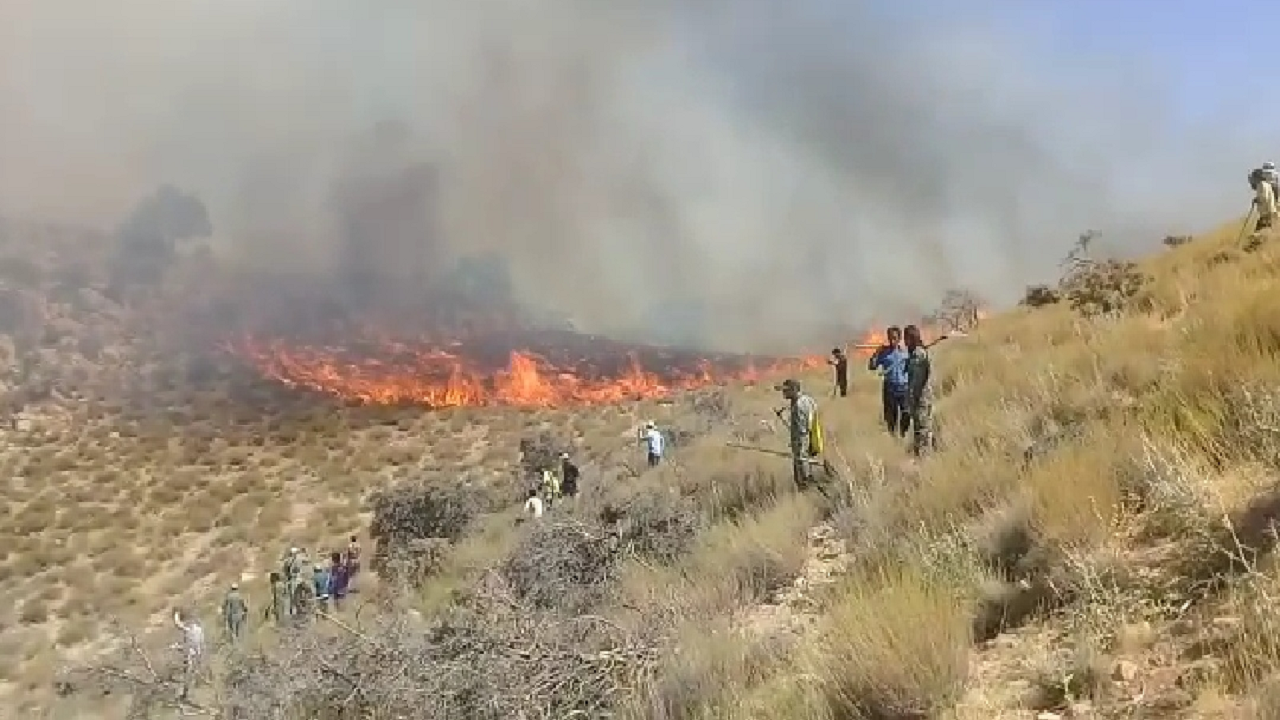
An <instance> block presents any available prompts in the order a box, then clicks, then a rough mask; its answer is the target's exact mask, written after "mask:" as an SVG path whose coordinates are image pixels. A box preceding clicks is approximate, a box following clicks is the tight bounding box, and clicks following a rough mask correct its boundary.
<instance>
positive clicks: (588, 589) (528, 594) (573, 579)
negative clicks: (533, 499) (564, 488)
mask: <svg viewBox="0 0 1280 720" xmlns="http://www.w3.org/2000/svg"><path fill="white" fill-rule="evenodd" d="M619 557H620V553H619V545H618V537H617V535H616V534H614V533H612V532H609V531H607V530H605V529H604V528H603V527H602V526H599V525H595V524H589V523H586V522H582V521H577V520H568V521H558V522H557V521H549V522H545V521H544V522H540V523H535V524H533V526H532V527H531V528H530V530H529V532H528V534H526V535H525V536H524V537H523V538H522V539H521V541H520V542H519V544H517V545H516V547H515V548H514V549H513V550H512V552H511V556H510V557H508V558H507V560H506V562H505V563H503V565H502V570H501V572H502V576H503V577H504V578H505V579H506V580H507V582H509V583H510V586H511V591H512V592H513V593H514V594H515V596H516V597H517V598H519V599H520V601H521V602H524V603H527V604H528V605H530V606H532V607H536V608H539V609H544V610H551V609H556V610H562V611H565V612H570V613H575V612H585V611H587V610H589V609H591V608H593V607H595V606H596V605H597V604H599V603H600V601H601V600H603V599H604V598H605V597H606V596H607V595H608V593H609V591H610V586H611V584H612V582H613V580H614V579H615V578H616V577H617V572H618V561H619Z"/></svg>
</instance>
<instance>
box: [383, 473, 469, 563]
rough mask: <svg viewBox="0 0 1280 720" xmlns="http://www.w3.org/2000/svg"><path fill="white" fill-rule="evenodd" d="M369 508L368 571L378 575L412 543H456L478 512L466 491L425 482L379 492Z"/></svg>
mask: <svg viewBox="0 0 1280 720" xmlns="http://www.w3.org/2000/svg"><path fill="white" fill-rule="evenodd" d="M372 504H373V522H372V523H371V524H370V527H369V535H370V536H371V537H372V538H373V542H374V553H373V562H372V563H371V567H372V568H373V570H374V572H378V573H381V572H383V570H384V569H387V564H388V562H390V561H391V559H392V558H394V557H396V556H397V555H401V554H403V551H405V550H406V549H407V548H408V547H409V545H410V543H412V542H413V541H415V540H426V539H430V538H441V539H444V540H447V541H450V542H453V541H456V540H457V539H458V538H460V537H462V536H463V534H464V533H466V531H467V528H468V527H469V526H470V524H471V521H472V519H473V518H475V516H476V513H477V510H478V501H477V500H476V498H475V496H474V493H472V492H470V491H469V490H468V489H467V488H452V489H451V488H445V487H442V486H439V485H435V484H432V483H429V482H426V481H416V482H411V483H406V484H403V485H398V486H395V487H392V488H390V489H388V490H383V491H380V492H378V493H376V494H375V495H374V496H373V500H372ZM409 554H411V555H412V554H413V553H412V552H410V553H409Z"/></svg>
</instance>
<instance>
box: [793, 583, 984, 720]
mask: <svg viewBox="0 0 1280 720" xmlns="http://www.w3.org/2000/svg"><path fill="white" fill-rule="evenodd" d="M968 615H969V613H968V610H967V603H966V602H965V601H964V596H963V593H962V592H959V591H958V590H957V588H956V587H954V586H951V585H950V584H949V583H947V582H946V581H945V580H943V579H942V578H940V577H933V576H930V575H929V574H927V573H925V572H921V571H920V570H919V569H918V568H912V567H905V566H903V567H898V568H887V569H884V570H883V571H881V572H880V573H877V574H876V575H873V576H867V577H857V578H855V579H851V580H850V581H849V583H848V584H847V585H846V586H845V587H844V588H843V589H842V592H841V596H840V599H839V601H838V603H837V604H836V605H835V606H834V607H832V608H831V611H830V614H829V616H828V617H827V618H826V619H825V622H824V623H823V626H822V628H821V630H820V634H819V636H818V637H819V639H818V644H819V647H820V650H819V651H818V655H817V657H816V659H815V662H814V672H815V674H816V675H817V676H818V678H819V679H820V682H821V686H822V688H823V694H824V696H825V697H826V699H827V703H828V705H829V706H830V708H831V713H832V715H833V716H835V717H847V718H869V719H872V718H874V719H883V720H907V719H908V718H927V717H934V716H936V714H937V713H938V712H939V711H941V710H942V709H943V708H946V707H949V706H950V705H951V704H952V703H953V702H954V701H955V699H956V698H957V696H958V693H959V692H960V691H961V689H962V688H963V685H964V681H965V678H966V675H967V673H968V660H969V648H970V645H971V644H972V638H971V635H970V630H969V627H970V618H969V616H968Z"/></svg>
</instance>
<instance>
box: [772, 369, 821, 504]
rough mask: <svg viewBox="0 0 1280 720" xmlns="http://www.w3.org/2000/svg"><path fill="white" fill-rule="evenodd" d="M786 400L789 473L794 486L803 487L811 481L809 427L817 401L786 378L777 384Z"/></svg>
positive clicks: (801, 488) (816, 407) (795, 382)
mask: <svg viewBox="0 0 1280 720" xmlns="http://www.w3.org/2000/svg"><path fill="white" fill-rule="evenodd" d="M778 390H781V391H782V397H783V399H785V400H786V401H787V404H788V406H789V410H790V412H789V414H788V418H787V426H788V429H789V430H790V436H791V437H790V439H791V473H792V477H793V479H794V480H795V483H796V487H797V488H799V489H800V490H803V489H805V488H806V487H808V486H809V485H810V484H812V483H813V466H814V458H813V456H812V454H811V452H810V441H811V438H810V437H809V432H810V428H811V427H813V418H814V415H816V414H817V412H818V402H817V401H816V400H814V399H813V398H812V397H810V396H809V395H806V394H805V393H804V392H802V391H801V390H800V382H799V381H797V380H795V379H787V380H785V381H783V383H782V384H781V385H779V386H778Z"/></svg>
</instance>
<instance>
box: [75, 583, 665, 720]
mask: <svg viewBox="0 0 1280 720" xmlns="http://www.w3.org/2000/svg"><path fill="white" fill-rule="evenodd" d="M490 579H491V580H493V581H494V582H492V583H491V584H490V585H488V586H486V587H481V588H478V589H477V590H476V591H475V592H474V593H472V594H470V595H469V596H467V597H466V598H464V599H463V600H462V601H460V603H459V604H458V605H457V606H455V607H454V608H452V609H451V610H450V611H449V612H447V613H446V614H445V615H444V616H443V617H441V618H439V619H437V620H434V621H431V622H429V623H428V622H425V621H423V620H422V619H421V618H420V617H419V616H417V615H416V613H413V612H408V611H406V610H405V609H404V608H401V607H395V606H385V607H367V608H363V609H362V612H360V613H357V614H356V620H355V621H354V622H353V623H352V624H348V622H346V621H345V620H339V619H337V618H333V617H330V616H327V615H326V616H322V621H321V622H319V623H316V624H314V625H311V626H309V627H305V628H299V629H296V630H295V631H293V632H290V633H287V634H284V635H281V636H280V638H279V642H278V645H277V646H275V647H267V648H263V649H249V650H246V651H245V652H243V653H237V652H233V651H226V652H223V653H221V656H220V657H218V658H216V660H215V662H214V663H213V665H214V667H215V668H216V670H217V672H216V675H215V677H214V678H213V683H212V686H211V687H212V695H213V698H212V700H211V701H210V702H209V703H208V704H207V705H206V707H205V709H206V710H208V711H210V712H212V713H214V714H215V715H216V716H217V717H224V718H245V719H252V720H303V719H306V720H365V719H366V718H397V719H399V720H507V719H508V718H516V717H520V718H528V719H529V720H552V719H553V718H554V719H557V720H558V719H560V718H566V717H582V718H605V717H610V716H613V715H614V714H615V712H616V710H617V706H618V705H619V704H620V703H621V702H622V701H623V700H624V699H625V698H627V697H629V696H632V695H634V694H635V693H636V692H637V691H638V690H639V688H641V687H647V686H649V685H650V683H651V680H650V678H651V677H652V676H653V672H654V668H655V666H656V664H657V662H658V660H659V658H660V657H661V656H662V655H663V653H661V652H660V650H661V648H662V646H663V642H662V638H660V637H656V636H653V635H641V634H636V633H629V632H626V631H624V630H622V629H621V628H620V627H618V626H616V625H613V624H612V623H610V622H608V621H607V620H604V619H603V618H600V617H595V616H584V617H572V618H566V617H562V616H559V615H555V614H548V613H544V612H540V611H538V610H537V609H535V608H532V607H530V606H528V605H523V604H521V603H520V602H518V601H517V600H516V599H515V598H514V597H513V596H512V595H511V594H510V593H509V592H508V589H507V588H505V587H504V586H503V585H502V584H501V583H500V582H498V581H497V580H496V576H490ZM174 655H175V654H174V653H168V654H151V653H149V654H148V655H147V656H146V657H143V656H142V655H141V654H140V653H138V652H131V653H128V654H126V655H124V656H121V657H116V658H111V659H109V660H107V661H106V662H104V663H101V664H98V665H95V666H94V667H92V668H90V669H87V670H83V671H79V672H77V673H72V674H69V675H67V676H66V677H64V678H63V679H62V681H61V683H62V684H61V685H60V688H61V690H62V692H63V694H69V693H72V692H76V691H86V690H88V691H93V690H109V691H113V692H115V693H119V694H124V695H127V696H129V697H131V699H132V700H133V706H134V707H133V708H132V710H133V713H132V714H131V715H130V717H134V718H138V719H139V720H144V719H149V718H161V717H169V715H168V714H166V712H167V711H168V710H169V709H177V706H178V705H179V703H177V702H175V700H174V698H176V696H177V694H178V689H179V687H180V672H175V669H176V668H175V663H174V660H176V658H175V657H174ZM202 704H203V703H202ZM188 709H190V708H188Z"/></svg>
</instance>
